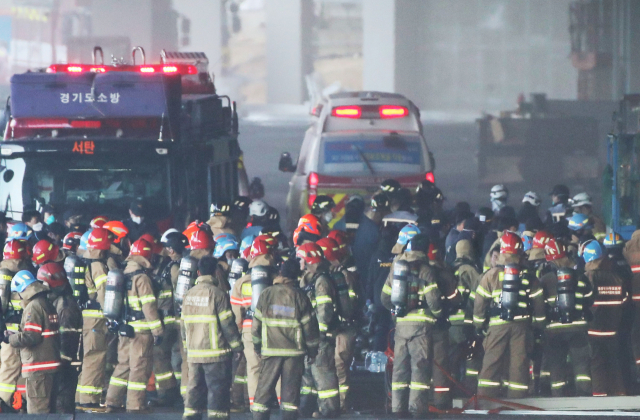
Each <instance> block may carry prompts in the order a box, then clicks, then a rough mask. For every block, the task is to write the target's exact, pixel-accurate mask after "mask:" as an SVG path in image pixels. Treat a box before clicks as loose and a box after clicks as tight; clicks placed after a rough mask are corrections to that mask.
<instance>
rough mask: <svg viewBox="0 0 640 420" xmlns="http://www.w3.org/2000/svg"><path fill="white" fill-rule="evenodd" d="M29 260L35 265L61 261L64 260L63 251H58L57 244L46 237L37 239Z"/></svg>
mask: <svg viewBox="0 0 640 420" xmlns="http://www.w3.org/2000/svg"><path fill="white" fill-rule="evenodd" d="M32 254H33V256H32V257H31V260H32V261H33V264H34V265H36V266H37V267H39V266H42V265H44V264H46V263H48V262H52V261H53V262H61V261H63V260H64V258H65V256H64V253H63V252H61V251H60V248H59V247H58V245H55V244H52V243H51V242H49V241H47V240H46V239H42V240H40V241H38V242H37V243H36V244H35V245H34V246H33V249H32Z"/></svg>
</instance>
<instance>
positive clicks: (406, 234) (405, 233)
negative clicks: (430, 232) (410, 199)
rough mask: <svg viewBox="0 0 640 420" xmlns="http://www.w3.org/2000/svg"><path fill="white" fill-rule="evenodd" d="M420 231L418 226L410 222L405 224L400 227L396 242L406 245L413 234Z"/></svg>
mask: <svg viewBox="0 0 640 420" xmlns="http://www.w3.org/2000/svg"><path fill="white" fill-rule="evenodd" d="M420 233H422V232H421V231H420V229H419V228H418V226H416V225H412V224H409V225H406V226H405V227H403V228H402V230H401V231H400V234H399V235H398V243H399V244H400V245H406V244H407V243H409V241H410V240H411V239H412V238H413V237H414V236H416V235H418V234H420Z"/></svg>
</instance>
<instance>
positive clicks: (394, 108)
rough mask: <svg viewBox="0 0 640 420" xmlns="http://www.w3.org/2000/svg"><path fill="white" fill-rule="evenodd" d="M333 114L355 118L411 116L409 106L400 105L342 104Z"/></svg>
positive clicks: (335, 108) (339, 116)
mask: <svg viewBox="0 0 640 420" xmlns="http://www.w3.org/2000/svg"><path fill="white" fill-rule="evenodd" d="M331 116H333V117H338V118H353V119H391V118H404V117H407V116H409V108H407V107H405V106H399V105H362V106H360V105H342V106H335V107H333V109H332V110H331Z"/></svg>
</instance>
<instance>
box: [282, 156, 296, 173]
mask: <svg viewBox="0 0 640 420" xmlns="http://www.w3.org/2000/svg"><path fill="white" fill-rule="evenodd" d="M278 169H279V170H280V171H282V172H295V170H296V165H294V164H293V159H291V155H290V154H289V152H284V153H283V154H281V155H280V162H279V163H278Z"/></svg>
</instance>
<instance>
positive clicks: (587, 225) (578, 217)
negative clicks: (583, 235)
mask: <svg viewBox="0 0 640 420" xmlns="http://www.w3.org/2000/svg"><path fill="white" fill-rule="evenodd" d="M592 227H593V225H592V223H591V219H589V216H587V215H586V214H582V213H573V216H571V218H570V219H569V229H571V230H573V231H578V230H581V229H591V228H592Z"/></svg>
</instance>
